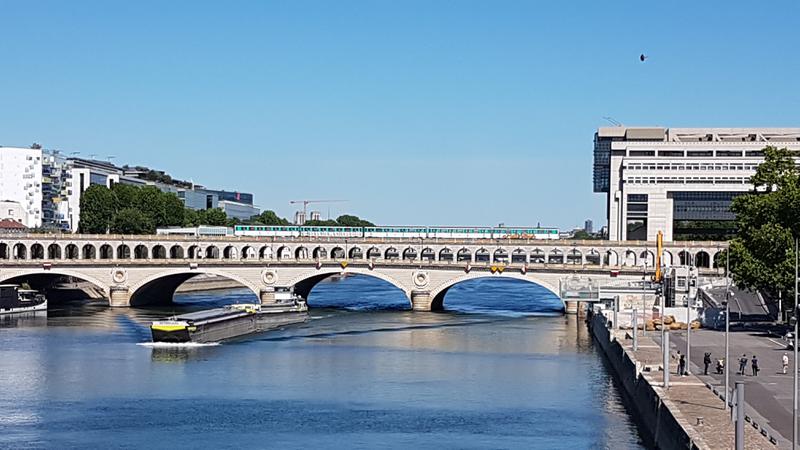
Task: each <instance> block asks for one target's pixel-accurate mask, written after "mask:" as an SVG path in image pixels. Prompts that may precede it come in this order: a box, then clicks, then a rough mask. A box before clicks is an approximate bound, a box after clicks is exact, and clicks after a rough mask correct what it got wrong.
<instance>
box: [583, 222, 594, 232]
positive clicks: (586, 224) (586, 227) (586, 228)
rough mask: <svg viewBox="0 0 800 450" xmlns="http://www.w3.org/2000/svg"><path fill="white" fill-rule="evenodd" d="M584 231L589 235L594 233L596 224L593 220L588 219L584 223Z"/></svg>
mask: <svg viewBox="0 0 800 450" xmlns="http://www.w3.org/2000/svg"><path fill="white" fill-rule="evenodd" d="M583 231H585V232H587V233H589V234H592V233H594V223H592V219H586V221H585V222H583Z"/></svg>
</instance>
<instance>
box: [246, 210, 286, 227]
mask: <svg viewBox="0 0 800 450" xmlns="http://www.w3.org/2000/svg"><path fill="white" fill-rule="evenodd" d="M250 222H251V223H256V224H261V225H289V221H288V220H286V219H284V218H282V217H278V215H277V214H275V211H271V210H267V211H262V212H261V214H259V215H257V216H253V217H251V218H250Z"/></svg>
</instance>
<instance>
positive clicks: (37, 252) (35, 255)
mask: <svg viewBox="0 0 800 450" xmlns="http://www.w3.org/2000/svg"><path fill="white" fill-rule="evenodd" d="M31 259H44V246H43V245H42V244H40V243H38V242H37V243H35V244H33V245H31Z"/></svg>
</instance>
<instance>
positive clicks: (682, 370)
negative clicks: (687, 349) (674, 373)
mask: <svg viewBox="0 0 800 450" xmlns="http://www.w3.org/2000/svg"><path fill="white" fill-rule="evenodd" d="M678 375H680V376H685V375H686V355H681V357H680V359H679V360H678Z"/></svg>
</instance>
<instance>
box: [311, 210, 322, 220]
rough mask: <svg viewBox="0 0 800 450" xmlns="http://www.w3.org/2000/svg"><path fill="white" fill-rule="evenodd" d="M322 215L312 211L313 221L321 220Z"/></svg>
mask: <svg viewBox="0 0 800 450" xmlns="http://www.w3.org/2000/svg"><path fill="white" fill-rule="evenodd" d="M321 218H322V214H320V212H319V211H311V220H321Z"/></svg>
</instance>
